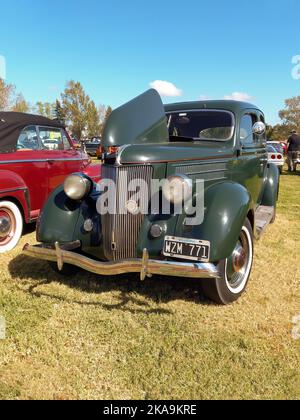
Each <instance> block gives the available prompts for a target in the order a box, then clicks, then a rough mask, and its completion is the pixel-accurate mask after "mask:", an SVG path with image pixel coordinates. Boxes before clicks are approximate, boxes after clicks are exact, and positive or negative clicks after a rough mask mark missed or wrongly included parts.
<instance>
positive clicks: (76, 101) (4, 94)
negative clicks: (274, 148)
mask: <svg viewBox="0 0 300 420" xmlns="http://www.w3.org/2000/svg"><path fill="white" fill-rule="evenodd" d="M8 110H10V111H16V112H33V113H36V114H39V115H43V116H45V117H48V118H56V119H58V120H60V121H63V122H64V123H65V124H66V125H67V126H68V128H69V130H70V131H71V133H72V135H73V136H74V137H76V138H77V139H78V140H79V139H81V138H82V137H88V138H93V137H101V135H102V132H103V127H104V125H105V122H106V120H107V118H108V117H109V115H110V114H111V112H112V108H111V107H110V106H107V107H106V106H105V105H99V106H98V107H97V106H96V104H95V102H94V101H93V100H92V99H91V98H90V97H89V95H87V94H86V92H85V91H84V88H83V86H82V85H81V83H80V82H75V81H74V80H70V81H69V82H67V84H66V87H65V90H64V92H63V93H62V94H61V95H60V99H57V100H56V102H55V103H49V102H37V103H36V104H35V105H33V106H32V105H30V104H29V103H28V102H27V101H26V100H25V98H24V96H23V95H22V94H21V93H20V92H18V91H17V90H16V88H15V86H14V85H12V84H6V83H5V82H4V80H2V79H0V111H8ZM279 117H280V119H281V121H282V122H281V123H279V124H276V125H274V126H272V125H268V127H267V136H268V139H272V140H278V141H280V140H281V141H282V140H286V139H287V138H288V137H289V136H290V132H291V131H292V130H294V129H296V130H297V129H300V96H296V97H294V98H291V99H287V100H286V101H285V108H284V109H283V110H281V111H279Z"/></svg>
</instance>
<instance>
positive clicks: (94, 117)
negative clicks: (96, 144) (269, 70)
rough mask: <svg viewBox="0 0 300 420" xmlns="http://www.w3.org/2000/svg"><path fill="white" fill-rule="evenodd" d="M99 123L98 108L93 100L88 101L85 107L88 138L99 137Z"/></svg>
mask: <svg viewBox="0 0 300 420" xmlns="http://www.w3.org/2000/svg"><path fill="white" fill-rule="evenodd" d="M100 134H101V124H100V117H99V112H98V109H97V107H96V105H95V102H94V101H90V103H89V104H88V108H87V135H88V137H89V138H93V137H99V136H100Z"/></svg>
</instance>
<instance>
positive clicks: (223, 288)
mask: <svg viewBox="0 0 300 420" xmlns="http://www.w3.org/2000/svg"><path fill="white" fill-rule="evenodd" d="M252 265H253V230H252V227H251V224H250V222H249V220H248V219H247V220H246V222H245V224H244V226H243V228H242V231H241V233H240V236H239V239H238V242H237V244H236V246H235V248H234V251H233V253H232V254H231V256H230V257H229V258H227V259H226V260H222V261H221V262H220V263H219V264H218V269H219V272H220V278H219V279H214V280H204V281H203V283H202V287H203V291H204V294H205V296H206V297H208V298H209V299H211V300H212V301H214V302H216V303H218V304H220V305H229V304H230V303H233V302H235V301H236V300H238V299H239V297H240V296H241V295H242V294H243V293H244V291H245V289H246V287H247V284H248V281H249V277H250V274H251V270H252Z"/></svg>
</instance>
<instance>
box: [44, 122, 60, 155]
mask: <svg viewBox="0 0 300 420" xmlns="http://www.w3.org/2000/svg"><path fill="white" fill-rule="evenodd" d="M39 135H40V139H41V142H42V146H43V149H44V150H64V142H63V136H62V132H61V129H60V128H51V127H39Z"/></svg>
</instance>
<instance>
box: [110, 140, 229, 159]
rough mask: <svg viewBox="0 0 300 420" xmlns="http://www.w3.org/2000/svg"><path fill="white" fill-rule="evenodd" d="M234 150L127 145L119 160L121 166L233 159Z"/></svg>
mask: <svg viewBox="0 0 300 420" xmlns="http://www.w3.org/2000/svg"><path fill="white" fill-rule="evenodd" d="M232 155H233V150H232V149H230V148H228V146H227V145H225V144H220V143H218V142H211V144H207V142H205V143H199V142H193V143H188V144H187V143H161V144H160V145H157V144H147V145H127V146H124V147H122V148H121V149H120V151H119V157H118V160H119V162H120V163H121V164H135V163H139V164H140V163H144V164H147V163H155V162H156V163H164V162H166V163H167V162H177V161H193V160H211V159H216V160H218V159H224V158H229V157H232Z"/></svg>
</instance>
